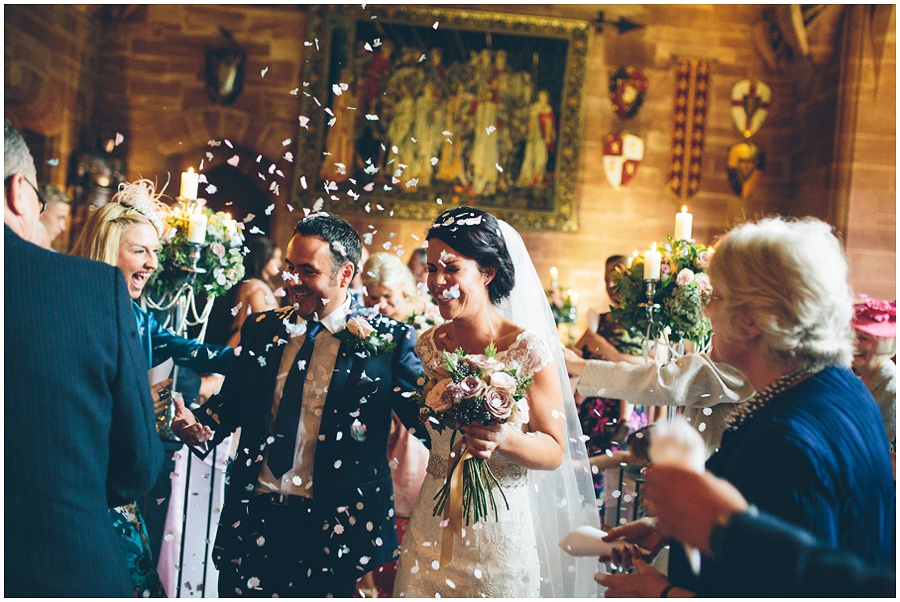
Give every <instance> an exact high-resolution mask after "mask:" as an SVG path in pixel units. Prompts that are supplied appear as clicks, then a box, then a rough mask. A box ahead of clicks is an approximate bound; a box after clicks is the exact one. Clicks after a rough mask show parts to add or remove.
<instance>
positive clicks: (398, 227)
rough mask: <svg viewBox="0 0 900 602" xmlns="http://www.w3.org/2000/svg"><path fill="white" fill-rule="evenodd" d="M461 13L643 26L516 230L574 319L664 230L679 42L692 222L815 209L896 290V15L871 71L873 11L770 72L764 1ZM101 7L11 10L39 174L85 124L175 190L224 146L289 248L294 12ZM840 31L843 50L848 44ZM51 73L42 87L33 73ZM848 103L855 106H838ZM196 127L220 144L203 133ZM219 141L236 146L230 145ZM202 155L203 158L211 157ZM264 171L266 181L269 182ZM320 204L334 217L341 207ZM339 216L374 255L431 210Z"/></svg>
mask: <svg viewBox="0 0 900 602" xmlns="http://www.w3.org/2000/svg"><path fill="white" fill-rule="evenodd" d="M85 6H86V5H85ZM459 7H462V5H460V6H459ZM465 8H466V9H469V10H491V11H508V12H520V13H527V14H532V15H538V16H550V17H559V18H576V19H585V20H593V19H596V17H597V14H598V13H599V11H600V10H605V11H606V14H607V17H608V18H611V19H616V18H618V17H619V16H626V17H628V18H630V19H632V20H634V21H637V22H639V23H643V24H644V25H645V27H644V28H643V29H640V30H636V31H633V32H629V33H625V34H617V33H616V31H615V30H614V29H613V28H610V27H606V28H605V29H604V31H603V32H602V33H598V34H596V35H595V36H594V38H593V43H592V46H591V48H590V50H589V54H588V60H587V76H586V77H587V81H586V85H585V90H586V94H585V97H584V99H583V126H582V131H581V140H580V143H579V148H578V152H579V162H580V167H579V170H578V174H577V195H578V202H579V216H578V221H579V226H580V229H579V232H578V233H576V234H562V233H555V232H523V238H524V239H525V242H526V244H527V245H528V247H529V249H530V250H531V252H532V254H533V257H534V261H535V264H536V266H537V268H538V271H539V273H541V274H542V275H546V274H547V273H548V270H549V268H550V266H551V265H555V266H557V267H558V268H559V273H560V282H561V283H562V284H564V285H565V286H568V287H572V288H573V289H575V290H577V291H578V292H579V293H580V302H579V310H580V313H581V315H582V316H584V315H585V314H586V312H587V309H588V308H589V307H595V308H597V309H600V310H605V309H606V301H607V300H606V295H605V292H603V291H602V280H603V259H604V258H605V257H606V256H608V255H611V254H614V253H624V254H630V252H631V251H632V250H633V249H641V248H646V246H647V245H648V244H649V243H650V242H652V241H654V240H656V241H660V240H664V239H665V236H666V235H667V234H671V233H672V230H673V226H674V214H675V212H676V211H677V210H678V209H679V204H678V203H677V201H676V200H675V199H674V198H673V197H672V195H671V194H670V193H668V192H667V191H666V189H665V171H666V167H667V165H668V162H669V158H670V153H671V127H672V109H673V96H674V73H673V64H674V60H675V58H676V57H685V58H700V59H705V60H709V61H710V63H711V68H712V69H711V71H712V75H711V91H710V107H709V111H708V119H707V130H706V139H705V156H704V158H703V169H702V183H701V189H700V192H699V193H698V194H697V195H696V196H694V197H693V198H692V199H690V201H689V203H688V207H689V209H690V211H691V212H692V213H693V214H694V237H695V238H696V239H697V240H699V241H702V242H713V241H714V240H715V237H716V236H717V235H720V234H721V233H722V232H724V231H726V230H727V229H728V228H729V227H730V226H732V225H734V224H735V223H738V222H740V221H742V220H744V219H747V218H753V217H758V216H761V215H765V214H770V213H781V214H788V215H805V214H811V215H816V216H819V217H822V218H824V219H827V220H829V221H830V222H831V223H834V224H835V225H836V226H838V228H839V229H841V231H842V232H845V233H846V238H847V241H848V249H849V251H850V255H851V258H852V259H853V260H854V265H855V271H854V284H855V285H856V286H857V287H858V289H859V290H861V291H864V292H868V293H870V294H876V295H881V296H884V297H891V298H893V297H894V296H895V293H893V291H894V290H895V287H896V280H895V274H894V270H895V246H894V237H895V232H896V224H895V221H896V218H895V208H894V205H895V192H896V187H895V184H894V182H895V173H896V169H895V165H894V161H895V152H894V145H895V119H894V105H895V98H896V93H895V60H894V58H893V57H894V54H893V53H894V48H895V43H894V37H895V33H894V32H895V24H894V17H893V11H891V13H890V15H889V26H888V27H887V29H886V31H881V30H879V31H881V33H877V32H876V33H877V35H878V36H881V39H886V40H887V41H888V45H887V47H886V50H884V51H883V55H882V57H881V60H880V63H879V65H880V66H879V68H878V71H877V78H876V68H875V65H876V63H875V61H874V60H873V57H872V53H873V50H872V48H873V47H872V46H871V44H870V43H869V42H868V41H866V42H865V44H863V40H867V38H866V36H868V35H869V34H868V33H867V32H868V30H865V29H860V28H861V27H863V26H865V27H870V25H867V24H870V23H871V20H870V19H868V20H865V19H863V20H860V19H862V18H861V17H860V18H859V19H857V21H858V22H859V24H858V25H857V26H855V27H856V29H854V30H853V31H855V32H856V34H854V35H856V36H857V37H856V38H854V37H853V35H851V34H849V33H848V34H847V35H845V36H839V39H838V40H837V42H838V51H837V52H835V53H834V55H833V57H832V59H831V61H830V62H828V63H826V64H824V65H818V66H816V67H815V68H814V69H812V68H810V69H808V70H807V71H804V68H803V67H797V66H794V67H792V68H788V69H782V70H781V71H775V70H772V69H770V68H769V67H768V66H767V65H766V64H765V63H764V61H763V60H762V59H761V58H760V56H759V54H758V53H757V51H756V50H755V49H754V31H753V26H754V24H755V23H756V22H758V21H759V20H760V19H761V18H762V15H763V10H764V8H763V6H761V5H680V6H679V5H610V6H607V5H547V4H545V5H465ZM96 10H97V9H89V8H76V7H72V6H7V7H5V13H6V21H5V26H4V27H5V32H6V42H5V59H6V74H5V80H6V99H5V107H6V112H7V115H8V116H13V117H15V118H17V119H18V120H19V124H25V126H26V127H29V128H31V129H36V130H37V131H45V132H51V131H60V132H63V131H64V132H65V133H64V134H63V133H60V134H59V136H60V138H59V139H60V143H59V144H60V153H59V154H60V155H61V162H60V167H59V169H58V171H57V172H55V173H51V179H52V180H53V181H64V180H65V169H66V159H67V154H69V153H70V151H71V149H72V148H74V147H75V146H77V145H78V144H79V143H80V141H79V136H81V137H86V133H84V132H86V131H91V130H90V128H93V129H94V130H98V129H99V128H100V127H101V126H102V127H104V128H107V129H109V128H111V129H112V130H113V131H118V132H121V133H123V135H124V136H125V142H124V145H123V150H124V151H125V152H126V153H127V165H128V175H129V178H135V177H138V176H144V177H151V178H155V179H157V180H158V181H160V182H165V181H166V177H167V173H168V174H171V176H172V178H173V180H174V184H173V185H172V186H171V187H170V189H169V192H170V193H172V194H174V193H175V192H177V191H176V190H174V189H176V188H177V179H178V173H179V172H180V171H182V170H183V169H184V168H186V167H187V166H194V167H195V168H196V167H198V166H199V165H200V163H201V161H203V166H204V169H205V170H206V169H209V168H211V167H213V166H214V165H218V164H221V163H222V162H224V161H225V160H226V159H228V158H231V157H234V156H237V157H239V164H238V169H239V170H241V172H242V173H243V174H244V175H245V176H246V178H247V179H248V181H250V180H252V181H253V182H255V185H256V186H258V187H259V188H260V190H261V191H262V192H264V194H265V195H266V196H267V197H268V198H269V199H271V201H272V203H274V204H275V207H274V211H273V212H272V216H271V218H272V227H271V232H269V233H270V234H271V235H272V236H273V238H275V240H276V241H277V242H279V243H280V244H282V245H285V244H286V243H287V240H288V239H289V237H290V232H291V229H292V226H293V223H294V222H295V221H296V217H297V214H296V213H293V212H292V211H291V210H290V208H289V207H288V205H289V204H293V205H294V207H293V208H294V209H300V207H299V206H297V203H296V202H293V203H292V202H291V201H290V199H291V195H292V191H291V190H289V188H290V184H289V183H290V182H291V181H292V176H293V173H292V170H293V168H294V164H293V163H290V162H289V161H287V160H286V159H285V158H284V154H285V152H286V150H295V149H292V147H291V146H287V147H285V146H283V142H284V141H285V140H289V139H294V138H295V137H296V134H297V131H298V130H297V128H298V122H297V116H298V98H297V96H295V95H292V94H291V93H290V92H291V91H292V90H295V89H297V88H298V87H302V67H303V60H304V53H305V52H306V48H305V47H304V41H305V37H306V12H305V7H303V6H302V5H299V6H298V5H294V6H264V7H249V6H236V5H222V6H217V5H146V6H145V5H135V7H134V8H132V9H131V10H129V11H128V12H127V14H126V16H125V17H124V18H120V19H119V20H117V21H115V22H111V23H110V22H101V20H100V19H99V17H98V16H97V14H98V13H97V12H91V11H96ZM860 10H861V9H860ZM882 21H883V19H882ZM882 21H879V22H882ZM854 22H856V21H854ZM851 25H852V23H851ZM220 26H221V27H224V28H226V29H228V30H229V31H230V32H231V33H232V35H233V36H234V38H235V39H236V40H237V42H238V43H240V44H241V45H242V46H243V47H244V49H245V50H246V52H247V55H248V60H247V65H246V72H245V78H246V79H245V83H244V90H243V92H242V94H241V95H240V96H239V97H238V99H237V100H236V101H235V102H234V104H232V105H228V106H221V105H215V104H213V103H212V102H211V101H210V99H209V97H208V96H207V94H206V91H205V89H204V87H205V81H204V73H203V69H204V60H205V49H206V47H207V46H210V45H214V44H218V43H220V42H221V41H222V40H223V39H224V38H223V36H222V34H221V33H220V31H219V27H220ZM869 37H871V36H869ZM853 40H857V42H855V44H856V45H855V46H852V48H855V49H857V50H853V51H848V50H847V48H851V43H852V42H853ZM625 65H630V66H634V67H638V68H641V69H642V70H644V72H645V73H646V74H647V75H648V77H649V81H650V88H649V91H648V94H647V98H646V101H645V103H644V106H643V108H642V109H641V111H640V113H639V114H638V115H637V116H636V117H635V118H634V119H632V120H630V121H628V122H623V121H621V120H620V119H619V118H618V117H616V116H615V114H614V113H613V111H612V108H611V105H610V102H609V99H608V97H607V92H606V91H607V85H608V78H609V75H610V73H611V72H613V71H615V70H616V69H617V68H619V67H621V66H625ZM20 74H23V75H20ZM35 74H37V75H35ZM854 74H857V75H854ZM747 77H754V78H758V79H760V80H762V81H765V82H766V83H768V84H769V85H770V86H771V88H772V91H773V95H774V100H773V103H772V106H771V108H770V114H769V116H768V118H767V120H766V122H765V123H764V125H763V126H762V128H761V130H760V131H759V132H758V133H757V134H756V135H754V136H753V138H752V141H753V142H755V143H756V144H757V145H758V146H760V147H761V148H762V149H763V150H764V151H765V152H766V155H767V165H766V170H765V172H764V174H763V177H762V179H761V180H760V183H759V185H758V187H757V188H756V190H755V191H754V192H753V193H752V194H751V195H750V196H749V197H748V198H745V199H744V198H740V197H738V196H736V195H735V194H734V193H733V192H732V190H731V188H730V186H729V184H728V180H727V175H726V169H725V168H726V161H727V152H728V149H729V147H730V146H731V145H733V144H735V143H737V142H740V141H741V136H740V134H739V133H738V132H737V130H736V129H735V127H734V125H733V123H732V118H731V114H730V90H731V86H732V85H733V84H734V82H736V81H737V80H739V79H743V78H747ZM46 81H49V82H53V85H52V86H48V85H47V84H46V83H44V84H42V83H41V82H46ZM11 84H12V85H11ZM42 85H43V88H42V87H41V86H42ZM46 88H57V89H59V90H62V92H60V94H59V96H60V99H61V100H59V101H54V102H50V101H48V100H47V99H46V97H45V95H44V94H38V93H36V90H39V89H41V90H43V89H46ZM23 98H25V99H28V100H27V101H25V102H23V100H22V99H23ZM850 101H854V102H855V103H856V104H857V105H858V110H856V112H855V113H853V114H854V115H858V118H855V119H854V120H852V121H848V117H847V114H849V113H847V106H848V105H847V103H848V102H850ZM25 107H27V109H26V108H25ZM841 111H843V112H841ZM51 124H56V125H55V126H53V125H51ZM17 125H18V124H17ZM624 129H627V130H628V131H629V132H631V133H634V134H636V135H638V136H640V137H641V138H643V139H644V142H645V146H646V150H645V157H644V161H643V163H642V164H641V166H640V168H639V170H638V174H637V177H636V178H635V179H634V180H633V181H632V183H631V184H630V185H628V186H626V187H623V188H622V189H621V190H618V191H617V190H615V189H613V187H612V186H611V185H610V184H609V182H608V181H607V180H606V178H605V176H604V175H603V172H602V167H601V159H602V141H603V138H604V137H605V136H606V135H607V134H610V133H616V132H618V131H621V130H624ZM209 140H215V141H219V142H222V143H223V144H222V145H221V146H218V147H210V146H208V144H207V143H208V141H209ZM225 140H227V141H228V142H230V143H231V144H232V146H233V148H232V149H228V150H226V148H227V147H226V146H225V144H224V142H223V141H225ZM63 141H65V144H63ZM207 152H212V153H213V159H212V160H211V161H210V160H209V159H208V158H207V157H206V153H207ZM257 159H259V163H257ZM269 169H274V170H277V171H280V172H281V173H282V174H283V177H282V176H277V173H276V174H271V173H269ZM308 179H312V177H311V176H308ZM273 182H274V183H278V184H279V188H278V190H277V192H278V194H275V193H274V191H270V190H269V187H270V186H271V185H272V183H273ZM221 197H222V198H220V200H224V195H221ZM327 208H329V209H331V210H333V211H335V212H338V213H339V212H340V207H339V206H338V205H335V206H332V207H327ZM351 221H352V222H353V223H354V225H355V226H356V227H357V228H359V230H360V231H361V232H369V233H374V238H373V242H372V245H371V248H372V250H373V251H377V250H382V248H383V247H384V246H385V245H387V247H388V248H391V249H393V250H395V251H397V252H400V251H404V252H405V251H406V250H408V249H411V248H413V247H415V246H419V244H420V241H421V239H422V235H423V232H424V229H425V228H426V227H427V225H428V224H427V223H425V222H417V221H407V220H398V219H395V218H387V217H384V216H379V215H374V214H373V215H372V216H367V217H365V218H359V217H355V218H352V219H351ZM581 324H583V321H582V322H581Z"/></svg>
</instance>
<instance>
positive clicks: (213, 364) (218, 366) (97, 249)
mask: <svg viewBox="0 0 900 602" xmlns="http://www.w3.org/2000/svg"><path fill="white" fill-rule="evenodd" d="M159 196H160V195H159V194H158V193H156V191H155V189H154V185H153V183H152V182H151V181H149V180H139V181H137V182H134V183H127V184H123V185H122V186H121V187H120V189H119V191H118V192H116V194H115V195H114V196H113V198H112V200H111V201H110V202H109V203H107V204H106V205H104V206H103V207H101V208H100V209H97V210H96V211H94V212H93V213H91V214H90V216H89V217H88V219H87V222H86V223H85V225H84V229H83V230H82V231H81V234H79V236H78V240H77V241H76V242H75V246H74V247H73V249H72V253H73V254H75V255H80V256H82V257H87V258H89V259H93V260H95V261H101V262H103V263H107V264H109V265H113V266H117V267H118V268H119V269H120V270H121V271H122V273H123V274H124V276H125V283H126V285H127V288H128V294H129V296H130V297H131V299H132V304H131V308H132V313H133V316H134V319H135V323H136V324H137V327H138V332H139V333H140V338H141V344H142V347H143V349H144V362H145V364H144V365H145V368H146V369H150V368H152V367H153V366H156V365H158V364H161V363H162V362H164V361H165V360H167V359H169V358H171V359H173V360H174V362H175V364H177V365H179V366H184V367H186V368H190V369H191V370H194V371H196V372H200V373H209V372H217V373H225V372H227V370H228V367H229V366H230V365H231V362H232V361H233V360H234V351H233V350H232V349H231V348H230V347H221V346H218V345H204V344H202V343H200V342H199V341H197V340H195V339H185V338H183V337H180V336H178V335H175V334H173V333H171V332H169V331H167V330H165V329H164V328H163V327H162V326H161V325H160V324H159V322H157V320H156V318H155V317H154V316H153V314H152V313H150V312H149V311H147V310H146V309H144V308H143V307H141V306H140V305H139V304H138V300H139V299H140V298H141V295H142V294H143V293H144V288H145V286H146V285H147V282H148V281H149V279H150V276H151V275H152V274H153V272H154V271H156V269H157V267H159V260H158V259H157V256H156V254H157V252H158V251H159V247H160V243H159V239H160V236H161V235H162V234H163V219H162V215H161V213H162V212H164V211H165V206H164V205H163V204H162V202H161V201H160V200H159ZM141 381H142V382H146V381H147V376H146V373H145V374H144V375H142V377H141ZM170 385H171V379H167V380H165V381H163V382H160V383H155V384H153V385H152V386H151V391H152V394H153V398H154V402H153V404H154V410H155V412H156V414H157V416H160V415H162V414H165V412H166V409H167V407H168V405H169V403H170V401H169V400H170V399H171V396H172V392H171V389H170ZM168 461H169V462H170V463H169V464H167V466H168V467H169V468H170V469H171V467H172V464H171V459H169V460H168ZM170 474H171V470H164V471H163V473H162V474H161V475H160V476H159V482H158V483H157V485H156V486H155V487H154V489H156V490H159V488H160V487H162V488H164V489H165V488H166V486H167V485H168V482H169V478H170ZM166 490H167V489H166ZM167 491H168V490H167ZM110 517H111V519H112V522H113V526H114V527H115V529H116V532H117V533H118V534H119V535H120V536H121V538H122V546H123V548H124V549H126V550H127V554H128V562H129V566H130V569H131V575H132V579H133V581H134V585H135V595H136V596H137V597H146V596H150V597H157V596H162V597H165V591H164V589H163V587H162V584H161V582H160V579H159V575H158V573H157V571H156V568H155V564H154V561H153V556H152V549H151V547H150V542H149V534H148V530H147V527H146V525H145V523H144V518H143V513H142V512H141V509H140V506H139V505H138V504H137V501H135V500H132V502H131V503H128V504H125V505H124V506H117V507H116V508H114V509H112V510H110ZM157 533H159V536H161V535H162V532H161V528H158V529H157Z"/></svg>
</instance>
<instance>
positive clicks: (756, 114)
mask: <svg viewBox="0 0 900 602" xmlns="http://www.w3.org/2000/svg"><path fill="white" fill-rule="evenodd" d="M771 103H772V89H771V88H769V86H767V85H766V84H764V83H763V82H761V81H757V80H753V79H742V80H741V81H739V82H737V83H735V84H734V86H732V87H731V117H732V119H734V125H735V127H736V128H737V129H738V131H739V132H740V133H741V135H743V136H744V138H749V137H750V136H752V135H753V134H755V133H756V132H757V131H759V128H760V127H762V124H763V121H765V120H766V117H767V116H768V115H769V106H770V105H771Z"/></svg>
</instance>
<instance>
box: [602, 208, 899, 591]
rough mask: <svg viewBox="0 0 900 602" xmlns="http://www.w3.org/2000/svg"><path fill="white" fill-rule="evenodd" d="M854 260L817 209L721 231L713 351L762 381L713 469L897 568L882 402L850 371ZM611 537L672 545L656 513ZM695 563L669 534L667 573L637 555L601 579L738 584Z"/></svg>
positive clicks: (771, 509) (733, 422)
mask: <svg viewBox="0 0 900 602" xmlns="http://www.w3.org/2000/svg"><path fill="white" fill-rule="evenodd" d="M848 271H849V269H848V264H847V259H846V257H845V255H844V252H843V249H842V248H841V243H840V241H839V240H838V239H837V237H836V236H835V235H834V234H833V233H832V229H831V227H830V226H829V225H828V224H825V223H823V222H821V221H819V220H817V219H814V218H804V219H799V220H790V219H781V218H767V219H763V220H761V221H759V222H756V223H747V224H743V225H741V226H738V227H736V228H734V229H733V230H731V231H730V232H729V233H728V234H727V235H726V236H725V237H724V238H722V239H721V240H720V241H719V243H718V244H717V246H716V253H715V255H714V256H713V259H712V262H711V264H710V268H709V278H710V281H711V282H712V285H713V295H712V298H711V300H710V302H709V305H708V306H707V308H706V313H707V315H708V316H709V319H710V321H711V322H712V327H713V333H714V334H713V341H712V343H713V345H712V351H711V353H710V357H711V358H712V359H713V360H714V361H717V362H723V363H726V364H730V365H732V366H734V367H735V368H737V369H738V370H740V371H741V372H742V373H743V374H744V376H745V377H746V378H747V381H748V382H749V383H750V384H751V385H752V386H753V388H754V389H755V390H756V391H757V393H756V395H755V396H754V397H753V398H751V399H750V400H749V401H747V402H745V403H742V404H736V406H735V410H734V413H733V415H732V416H731V419H730V424H729V426H728V429H727V430H726V432H725V434H724V435H723V437H722V447H721V449H720V450H719V451H718V452H716V453H715V454H714V455H713V456H712V457H711V458H710V459H709V460H708V461H707V463H706V467H707V469H708V470H709V471H710V472H711V473H713V474H715V475H716V476H719V477H722V478H725V479H726V480H728V481H729V482H731V484H732V485H734V486H735V487H736V488H737V489H738V490H739V491H740V492H741V494H742V495H743V496H744V497H745V498H746V499H747V501H748V502H749V503H751V504H753V505H755V506H756V507H757V508H758V509H759V510H761V511H764V512H768V513H769V514H772V515H775V516H776V517H778V518H780V519H782V520H786V521H787V522H789V523H791V524H793V525H796V526H798V527H801V528H803V529H805V530H807V531H809V532H810V533H811V534H812V535H814V536H815V537H817V538H818V539H820V540H822V541H823V542H825V543H826V544H828V545H830V546H833V547H835V548H841V549H846V550H848V551H851V552H853V553H854V554H856V555H857V556H859V557H861V558H863V559H865V560H866V561H867V562H869V563H870V565H871V566H872V567H876V566H878V567H893V566H894V562H895V561H894V549H895V548H894V546H895V531H894V508H895V488H896V487H895V482H894V477H893V474H892V471H891V460H890V453H889V450H888V442H887V436H886V435H885V431H884V425H883V424H882V420H881V414H880V412H879V410H878V407H877V405H876V404H875V400H874V399H873V398H872V395H871V394H870V393H869V391H868V390H867V389H866V387H865V385H864V384H863V382H862V381H861V380H860V379H859V378H858V377H857V376H856V375H854V374H853V372H851V371H850V363H851V360H852V358H853V348H854V337H853V334H852V332H851V328H850V320H851V318H852V317H853V297H852V293H851V290H850V286H849V284H848ZM878 433H880V435H881V436H877V435H878ZM609 538H610V539H616V538H621V539H624V540H626V541H629V542H631V543H635V544H637V545H639V546H640V547H641V548H643V549H644V550H657V549H659V548H660V546H661V545H662V544H663V543H664V542H663V541H662V539H661V538H660V537H659V533H658V532H657V531H656V530H655V527H654V525H653V523H652V522H651V521H648V520H642V521H636V522H633V523H629V524H627V525H623V526H622V527H619V528H616V529H613V530H611V531H610V533H609ZM778 552H779V551H778V550H772V551H771V553H772V554H777V553H778ZM785 560H786V561H795V559H790V558H786V559H785ZM691 564H694V566H691V565H689V558H688V555H687V554H685V550H684V548H683V547H682V546H681V545H680V544H678V542H676V541H673V542H672V546H671V550H670V555H669V570H668V578H667V577H665V576H663V575H662V574H660V573H659V572H658V571H656V570H655V569H653V568H652V567H650V566H648V565H646V564H644V563H642V562H637V563H636V566H637V571H636V572H635V573H632V574H628V575H607V576H606V577H604V578H603V579H602V584H603V585H606V586H607V587H608V588H609V590H608V591H607V596H640V597H660V596H661V595H662V596H666V595H671V596H672V597H676V596H678V597H683V596H686V595H688V594H689V593H691V592H696V593H697V594H698V595H700V596H712V597H725V596H728V595H729V594H728V592H727V591H725V590H724V589H723V588H722V584H723V582H724V580H723V576H724V575H725V574H727V571H728V570H729V567H728V566H725V565H724V564H723V560H722V559H721V558H717V557H709V556H703V557H702V558H701V559H700V570H699V574H698V573H697V572H696V569H695V563H693V562H692V563H691ZM692 569H693V570H692ZM759 578H760V579H765V578H766V575H764V574H760V575H759Z"/></svg>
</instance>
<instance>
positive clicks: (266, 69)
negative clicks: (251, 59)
mask: <svg viewBox="0 0 900 602" xmlns="http://www.w3.org/2000/svg"><path fill="white" fill-rule="evenodd" d="M268 72H269V68H268V67H266V68H265V69H263V70H262V71H260V72H259V76H260V77H265V76H266V73H268Z"/></svg>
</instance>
